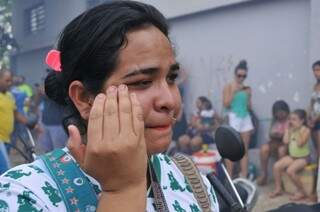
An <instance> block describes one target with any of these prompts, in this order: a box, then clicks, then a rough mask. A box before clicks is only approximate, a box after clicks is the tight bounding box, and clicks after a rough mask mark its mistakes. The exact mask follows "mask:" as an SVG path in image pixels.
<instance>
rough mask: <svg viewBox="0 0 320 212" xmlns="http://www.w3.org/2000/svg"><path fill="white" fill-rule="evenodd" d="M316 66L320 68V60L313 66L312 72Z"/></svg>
mask: <svg viewBox="0 0 320 212" xmlns="http://www.w3.org/2000/svg"><path fill="white" fill-rule="evenodd" d="M316 66H320V60H317V61H316V62H314V63H313V64H312V70H314V69H315V68H316Z"/></svg>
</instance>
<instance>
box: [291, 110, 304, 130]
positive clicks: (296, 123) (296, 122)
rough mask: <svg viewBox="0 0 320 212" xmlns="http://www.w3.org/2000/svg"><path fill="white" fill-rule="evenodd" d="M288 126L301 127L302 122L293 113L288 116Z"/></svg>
mask: <svg viewBox="0 0 320 212" xmlns="http://www.w3.org/2000/svg"><path fill="white" fill-rule="evenodd" d="M289 121H290V126H291V127H293V128H298V127H301V126H302V125H303V120H301V119H300V118H299V116H298V115H297V114H295V113H291V114H290V120H289Z"/></svg>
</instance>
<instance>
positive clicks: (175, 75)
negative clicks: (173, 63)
mask: <svg viewBox="0 0 320 212" xmlns="http://www.w3.org/2000/svg"><path fill="white" fill-rule="evenodd" d="M178 77H179V74H178V73H172V74H170V75H169V76H168V77H167V80H168V82H169V83H175V82H176V80H177V78H178Z"/></svg>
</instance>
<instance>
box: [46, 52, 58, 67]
mask: <svg viewBox="0 0 320 212" xmlns="http://www.w3.org/2000/svg"><path fill="white" fill-rule="evenodd" d="M46 63H47V65H48V66H49V67H50V68H52V69H53V70H55V71H57V72H61V60H60V51H58V50H55V49H52V50H50V51H49V52H48V54H47V57H46Z"/></svg>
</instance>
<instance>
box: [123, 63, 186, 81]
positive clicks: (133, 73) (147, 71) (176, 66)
mask: <svg viewBox="0 0 320 212" xmlns="http://www.w3.org/2000/svg"><path fill="white" fill-rule="evenodd" d="M179 69H180V65H179V63H175V64H172V65H170V67H169V72H174V71H178V70H179ZM158 72H159V68H155V67H150V68H142V69H136V70H132V71H129V73H128V74H126V75H125V76H124V77H122V79H127V78H130V77H133V76H137V75H140V74H143V75H150V76H153V75H155V74H157V73H158Z"/></svg>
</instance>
